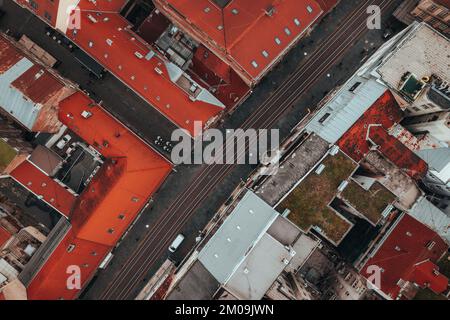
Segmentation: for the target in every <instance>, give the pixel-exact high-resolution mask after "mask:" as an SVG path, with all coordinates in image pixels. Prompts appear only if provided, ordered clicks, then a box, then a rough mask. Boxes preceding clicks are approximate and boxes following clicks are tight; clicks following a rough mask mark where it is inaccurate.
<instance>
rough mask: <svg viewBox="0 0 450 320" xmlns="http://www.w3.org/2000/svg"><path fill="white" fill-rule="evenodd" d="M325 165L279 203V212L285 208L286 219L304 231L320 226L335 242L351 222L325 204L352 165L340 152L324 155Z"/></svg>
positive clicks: (351, 171)
mask: <svg viewBox="0 0 450 320" xmlns="http://www.w3.org/2000/svg"><path fill="white" fill-rule="evenodd" d="M322 163H323V164H324V165H325V169H324V170H323V172H322V173H321V174H320V175H319V174H317V173H315V172H314V171H313V172H312V173H311V174H310V175H309V176H308V177H306V178H305V180H303V181H302V183H300V185H299V186H297V188H295V189H294V190H293V191H292V192H291V194H289V196H288V197H287V198H286V199H285V200H284V201H283V202H282V203H281V204H280V205H279V208H280V212H283V211H284V210H285V209H289V210H290V211H291V213H290V214H289V216H288V219H289V220H291V221H292V222H293V223H295V224H296V225H297V226H299V227H300V228H301V229H302V230H304V231H308V230H309V229H310V228H311V227H312V226H317V227H319V228H320V229H321V230H322V233H323V235H324V236H326V237H327V238H329V239H330V240H332V241H333V242H335V243H338V242H339V241H340V240H341V239H342V238H343V237H344V235H345V234H346V232H347V231H348V230H349V229H350V228H351V226H352V225H351V224H350V223H349V222H348V221H347V220H345V219H344V218H342V217H341V216H339V215H338V214H337V213H336V212H335V211H333V210H332V209H331V208H329V207H328V204H329V203H330V202H331V201H332V200H333V198H334V197H335V195H336V193H337V188H338V187H339V185H340V184H341V183H342V181H344V180H346V179H348V177H349V176H350V175H351V174H352V173H353V171H354V170H355V169H356V164H355V163H353V161H351V160H350V159H349V158H347V157H346V156H345V155H344V154H342V153H338V154H337V155H335V156H328V157H327V158H326V159H325V160H324V161H323V162H322Z"/></svg>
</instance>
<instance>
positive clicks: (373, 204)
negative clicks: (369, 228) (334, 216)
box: [342, 180, 395, 225]
mask: <svg viewBox="0 0 450 320" xmlns="http://www.w3.org/2000/svg"><path fill="white" fill-rule="evenodd" d="M342 197H343V198H344V199H345V200H347V201H348V203H349V204H350V205H351V206H352V207H353V208H355V209H356V210H358V211H359V212H360V213H361V214H363V215H364V216H365V217H366V218H367V219H368V220H369V221H370V222H372V223H373V224H375V225H376V224H377V223H378V222H379V221H380V219H381V213H382V212H383V211H384V209H386V207H387V206H388V205H389V204H391V203H393V202H394V200H395V195H394V194H392V193H391V192H390V191H389V190H388V189H386V188H385V187H384V186H383V185H381V184H380V183H378V182H375V183H374V184H373V185H372V186H371V187H370V189H369V190H365V189H364V188H362V187H361V186H360V185H358V184H357V183H356V182H355V181H353V180H352V181H351V182H350V183H349V184H348V186H347V188H345V190H344V191H343V192H342Z"/></svg>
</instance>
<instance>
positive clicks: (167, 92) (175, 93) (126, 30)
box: [16, 0, 225, 135]
mask: <svg viewBox="0 0 450 320" xmlns="http://www.w3.org/2000/svg"><path fill="white" fill-rule="evenodd" d="M16 2H18V3H19V4H21V5H22V6H24V7H26V8H28V9H29V10H31V11H32V12H33V13H35V14H36V15H38V16H39V17H41V18H42V19H43V20H44V21H45V22H47V23H48V24H50V25H51V26H52V27H54V28H56V27H57V26H58V28H59V29H62V30H60V31H62V32H63V33H66V36H67V37H68V38H69V39H71V40H72V41H73V42H74V43H75V44H76V45H77V46H79V47H80V48H82V49H83V50H84V51H85V52H86V53H88V54H89V55H90V56H91V57H93V58H94V59H95V60H96V61H97V62H99V63H100V64H101V65H103V66H104V67H105V69H107V70H108V71H110V72H111V73H112V74H114V75H115V76H116V77H117V78H119V79H120V80H121V81H122V82H123V83H124V84H126V85H127V86H128V87H130V88H131V89H132V90H133V91H135V92H136V93H137V94H138V95H140V96H141V97H142V98H143V99H144V100H145V101H147V102H148V103H149V104H150V105H151V106H153V107H154V108H156V109H157V110H158V111H159V112H160V113H161V114H163V115H164V116H165V117H167V118H168V119H169V120H171V121H172V122H173V123H175V124H176V125H177V126H179V127H180V128H184V129H186V130H188V132H189V133H190V134H191V135H192V134H193V127H194V121H202V122H203V123H204V124H205V123H207V122H208V120H211V119H212V118H214V117H215V116H217V115H218V114H219V113H220V112H221V111H222V110H223V109H224V107H225V106H224V104H222V103H221V102H220V101H219V100H217V99H216V98H214V96H212V94H210V93H209V92H208V91H207V90H203V91H202V94H201V95H197V96H195V97H194V95H193V94H192V92H190V90H189V89H190V88H192V85H193V84H192V83H188V84H185V86H184V87H183V85H180V84H179V81H176V77H178V76H180V70H177V69H176V68H173V66H169V64H170V63H169V62H168V61H167V60H165V58H162V57H161V56H160V55H159V53H158V52H156V50H155V49H154V48H153V47H152V46H151V45H149V44H148V43H146V42H145V41H144V40H142V39H141V38H140V37H139V36H138V35H137V34H135V33H134V32H133V31H132V30H131V25H130V23H129V22H128V21H127V20H126V19H125V18H124V17H122V16H121V15H120V14H119V11H120V9H121V8H122V7H123V6H124V5H125V3H126V2H127V1H126V0H117V1H116V0H115V1H108V0H97V1H95V2H93V1H89V0H81V1H80V2H79V4H78V8H79V10H77V11H74V12H73V14H74V15H75V14H77V13H80V20H81V21H80V24H81V25H80V29H76V30H70V29H68V30H66V29H65V28H63V27H61V26H60V25H62V26H66V25H67V22H66V21H59V22H58V23H56V21H53V20H54V19H53V18H54V17H55V16H56V15H57V14H58V12H59V11H66V10H67V6H66V7H65V6H64V3H59V4H58V5H52V6H50V7H49V5H48V1H47V0H35V2H36V3H37V4H38V10H34V9H33V8H32V7H31V6H30V3H29V2H28V1H26V0H16ZM42 7H43V8H46V9H45V10H43V9H42ZM45 11H47V12H49V13H51V15H52V20H51V21H49V20H48V19H46V18H45V15H44V14H45ZM61 19H62V18H61ZM168 68H171V70H169V69H168ZM181 72H182V71H181ZM186 82H187V81H186Z"/></svg>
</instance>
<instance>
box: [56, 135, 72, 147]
mask: <svg viewBox="0 0 450 320" xmlns="http://www.w3.org/2000/svg"><path fill="white" fill-rule="evenodd" d="M71 139H72V137H71V136H70V135H69V134H66V135H65V136H64V137H62V139H61V140H59V141H58V143H57V144H56V147H57V148H58V149H59V150H62V149H64V147H65V146H66V145H67V144H68V143H69V141H70V140H71Z"/></svg>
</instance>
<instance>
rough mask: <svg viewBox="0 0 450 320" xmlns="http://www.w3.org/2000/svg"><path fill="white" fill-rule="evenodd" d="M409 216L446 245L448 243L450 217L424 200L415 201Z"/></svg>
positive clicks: (449, 238)
mask: <svg viewBox="0 0 450 320" xmlns="http://www.w3.org/2000/svg"><path fill="white" fill-rule="evenodd" d="M409 214H410V215H411V216H413V217H414V218H415V219H416V220H418V221H420V222H422V223H423V224H425V225H427V226H428V227H429V228H431V229H432V230H433V231H435V232H436V233H437V234H439V235H440V236H441V237H442V238H443V239H444V240H446V241H447V243H450V217H449V216H447V215H446V214H445V213H443V212H442V211H441V210H439V209H438V208H437V207H436V206H435V205H434V204H432V203H431V202H430V201H428V200H427V199H426V198H422V199H420V200H419V201H417V202H416V204H415V205H414V206H413V207H412V209H411V210H410V211H409Z"/></svg>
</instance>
